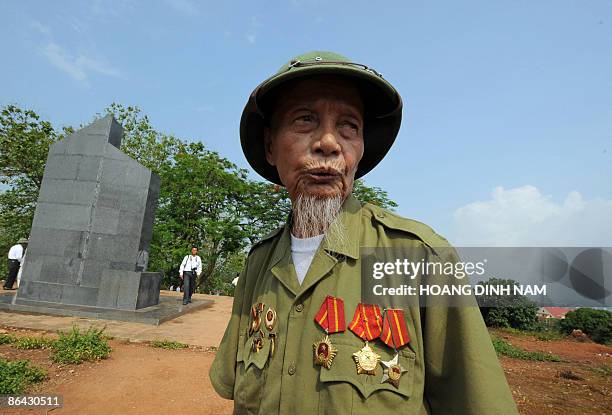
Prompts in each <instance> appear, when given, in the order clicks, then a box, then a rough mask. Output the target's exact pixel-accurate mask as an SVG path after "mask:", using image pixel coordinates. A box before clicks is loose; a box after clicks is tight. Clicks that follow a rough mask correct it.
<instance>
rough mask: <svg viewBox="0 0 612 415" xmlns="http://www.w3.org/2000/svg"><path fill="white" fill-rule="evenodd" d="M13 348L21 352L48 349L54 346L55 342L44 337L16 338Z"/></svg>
mask: <svg viewBox="0 0 612 415" xmlns="http://www.w3.org/2000/svg"><path fill="white" fill-rule="evenodd" d="M12 340H13V347H15V348H16V349H21V350H32V349H47V348H50V347H52V346H53V342H54V340H52V339H46V338H44V337H15V338H13V339H12Z"/></svg>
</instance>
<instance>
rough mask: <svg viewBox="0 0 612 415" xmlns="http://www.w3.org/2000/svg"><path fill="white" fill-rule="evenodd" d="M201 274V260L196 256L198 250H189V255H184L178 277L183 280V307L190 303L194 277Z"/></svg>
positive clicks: (193, 288) (195, 248) (194, 248)
mask: <svg viewBox="0 0 612 415" xmlns="http://www.w3.org/2000/svg"><path fill="white" fill-rule="evenodd" d="M201 273H202V259H201V258H200V257H199V256H198V248H197V247H195V246H194V247H192V248H191V255H185V258H183V262H181V268H180V269H179V277H180V278H181V280H183V305H186V304H187V303H190V302H191V295H192V294H193V292H194V291H195V284H196V277H197V276H198V275H200V274H201Z"/></svg>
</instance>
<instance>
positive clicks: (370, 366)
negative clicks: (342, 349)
mask: <svg viewBox="0 0 612 415" xmlns="http://www.w3.org/2000/svg"><path fill="white" fill-rule="evenodd" d="M353 360H354V361H355V364H356V365H357V373H358V374H360V375H361V374H362V373H364V374H366V375H376V366H378V362H380V355H378V354H377V353H375V352H374V350H372V348H371V347H370V345H369V344H368V342H367V341H366V344H365V346H363V348H362V349H361V350H359V351H358V352H355V353H353Z"/></svg>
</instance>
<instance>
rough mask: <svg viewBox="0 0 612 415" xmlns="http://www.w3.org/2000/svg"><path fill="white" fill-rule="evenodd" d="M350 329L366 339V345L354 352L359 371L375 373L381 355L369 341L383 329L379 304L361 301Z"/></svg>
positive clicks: (367, 373) (360, 372) (368, 373)
mask: <svg viewBox="0 0 612 415" xmlns="http://www.w3.org/2000/svg"><path fill="white" fill-rule="evenodd" d="M349 329H350V330H351V331H352V332H353V333H355V334H356V335H357V336H358V337H360V338H362V339H363V340H365V346H364V347H363V348H361V350H359V351H357V352H355V353H353V360H354V361H355V364H356V366H357V373H359V374H362V373H364V374H366V375H375V374H376V366H378V362H380V355H378V354H377V353H376V352H374V350H372V348H371V347H370V345H369V344H368V342H369V341H372V340H374V339H376V338H377V337H379V336H380V333H381V331H382V317H381V315H380V308H378V305H376V304H362V303H359V304H358V305H357V309H356V310H355V315H354V316H353V320H352V321H351V323H350V324H349Z"/></svg>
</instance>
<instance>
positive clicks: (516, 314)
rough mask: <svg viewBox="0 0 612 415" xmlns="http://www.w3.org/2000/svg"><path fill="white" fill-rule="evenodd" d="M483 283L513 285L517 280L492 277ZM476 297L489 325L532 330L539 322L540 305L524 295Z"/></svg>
mask: <svg viewBox="0 0 612 415" xmlns="http://www.w3.org/2000/svg"><path fill="white" fill-rule="evenodd" d="M481 285H488V286H509V287H513V286H515V285H517V282H516V281H514V280H510V279H501V278H490V279H489V280H487V281H485V282H483V283H481ZM476 299H477V300H478V304H479V306H480V312H481V313H482V317H483V319H484V321H485V324H486V325H487V326H492V327H512V328H515V329H519V330H531V329H533V328H534V327H535V325H536V323H537V311H538V307H537V306H536V305H535V303H534V302H533V301H531V300H529V299H528V298H527V297H526V296H524V295H519V294H510V295H483V296H477V297H476Z"/></svg>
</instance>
